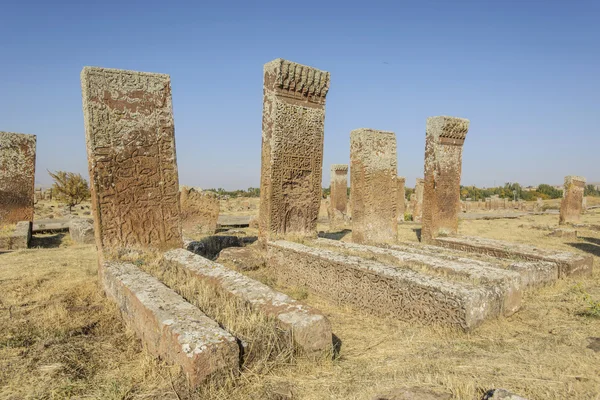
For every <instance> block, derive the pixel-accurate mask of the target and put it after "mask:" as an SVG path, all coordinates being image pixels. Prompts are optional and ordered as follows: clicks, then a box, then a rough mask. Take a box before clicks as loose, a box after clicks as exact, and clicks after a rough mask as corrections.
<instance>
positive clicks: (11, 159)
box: [0, 132, 36, 226]
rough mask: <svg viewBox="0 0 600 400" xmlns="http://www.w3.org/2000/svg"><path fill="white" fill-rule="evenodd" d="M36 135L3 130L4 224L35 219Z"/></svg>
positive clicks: (0, 209)
mask: <svg viewBox="0 0 600 400" xmlns="http://www.w3.org/2000/svg"><path fill="white" fill-rule="evenodd" d="M35 145H36V136H35V135H24V134H21V133H10V132H0V226H2V225H12V224H16V223H17V222H19V221H30V222H31V221H33V204H34V202H35V189H34V185H35Z"/></svg>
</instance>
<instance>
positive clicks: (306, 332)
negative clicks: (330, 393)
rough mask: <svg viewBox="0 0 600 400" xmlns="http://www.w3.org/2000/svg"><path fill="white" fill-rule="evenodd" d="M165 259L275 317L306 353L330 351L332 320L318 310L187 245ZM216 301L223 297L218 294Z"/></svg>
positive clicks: (204, 281) (195, 277) (201, 280)
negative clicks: (214, 260) (205, 256)
mask: <svg viewBox="0 0 600 400" xmlns="http://www.w3.org/2000/svg"><path fill="white" fill-rule="evenodd" d="M163 259H164V260H165V261H166V262H168V263H170V265H171V266H174V267H175V268H178V269H180V270H181V271H182V272H184V274H185V275H186V276H187V277H188V281H189V280H196V281H198V282H201V283H202V284H205V285H211V286H213V287H214V289H215V290H216V291H217V292H218V293H220V294H221V295H222V298H236V299H238V300H241V301H242V302H243V303H245V304H247V305H249V306H250V307H251V308H252V309H253V310H256V311H258V312H261V313H263V314H264V315H266V316H268V317H272V318H274V319H275V320H276V321H277V323H278V325H279V327H280V328H281V330H282V332H283V333H284V334H285V335H287V336H289V337H291V338H292V339H293V341H294V343H295V344H296V346H297V347H298V348H299V349H300V350H301V351H302V352H303V353H304V354H307V355H309V356H316V355H319V354H321V355H322V354H324V353H326V352H329V351H331V345H332V334H331V324H330V323H329V320H328V319H327V318H326V317H325V316H324V315H322V314H321V313H320V312H319V311H318V310H315V309H314V308H312V307H310V306H307V305H305V304H302V303H300V302H298V301H296V300H294V299H292V298H290V297H289V296H287V295H285V294H283V293H281V292H277V291H275V290H273V289H271V288H270V287H269V286H267V285H265V284H263V283H260V282H258V281H256V280H254V279H251V278H248V277H247V276H245V275H243V274H240V273H239V272H236V271H233V270H231V269H229V268H226V267H224V266H223V265H221V264H218V263H216V262H213V261H210V260H208V259H206V258H204V257H201V256H198V255H196V254H193V253H190V252H189V251H187V250H184V249H177V250H171V251H169V252H167V253H165V254H164V256H163ZM219 297H221V296H219ZM214 301H216V302H218V301H220V300H219V298H215V299H214ZM259 328H260V327H259Z"/></svg>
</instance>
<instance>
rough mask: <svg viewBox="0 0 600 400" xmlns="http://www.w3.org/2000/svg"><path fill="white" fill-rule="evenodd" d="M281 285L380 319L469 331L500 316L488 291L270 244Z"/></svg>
mask: <svg viewBox="0 0 600 400" xmlns="http://www.w3.org/2000/svg"><path fill="white" fill-rule="evenodd" d="M267 263H268V265H269V267H271V268H273V269H274V270H275V271H276V273H277V278H278V280H279V281H281V282H282V283H284V284H286V285H290V286H300V287H306V288H307V289H309V290H311V291H312V292H315V293H317V294H318V295H320V296H323V297H325V298H328V299H330V300H332V301H334V302H336V303H338V304H343V305H351V306H354V307H355V308H357V309H359V310H361V311H364V312H367V313H372V314H374V315H379V316H391V317H394V318H399V319H402V320H406V321H417V322H420V323H423V324H440V325H450V326H457V327H461V328H463V329H465V330H470V329H473V328H475V327H476V326H478V325H479V324H481V323H482V322H483V320H484V319H485V318H487V317H489V316H493V315H497V312H498V307H497V304H490V302H488V300H489V293H488V292H487V290H486V289H485V288H482V287H478V286H475V285H473V284H470V283H467V282H450V281H448V280H446V279H442V278H439V277H434V276H429V275H425V274H423V273H418V272H415V271H412V270H409V269H406V268H401V267H396V266H391V265H386V264H382V263H378V262H375V261H371V260H367V259H365V258H362V257H355V256H347V255H342V254H340V253H338V252H333V251H329V250H325V249H319V248H312V247H308V246H305V245H302V244H299V243H293V242H286V241H276V242H269V243H268V250H267Z"/></svg>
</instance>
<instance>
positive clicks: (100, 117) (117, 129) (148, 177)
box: [81, 67, 182, 249]
mask: <svg viewBox="0 0 600 400" xmlns="http://www.w3.org/2000/svg"><path fill="white" fill-rule="evenodd" d="M81 85H82V92H83V110H84V118H85V127H86V142H87V152H88V163H89V172H90V183H91V192H92V207H93V210H94V213H95V218H94V222H95V225H96V227H95V228H96V229H95V232H96V243H97V245H98V247H99V249H105V248H109V247H110V248H119V247H152V248H158V249H167V248H175V247H180V246H181V242H182V239H181V223H180V215H179V179H178V174H177V162H176V155H175V136H174V124H173V111H172V103H171V84H170V78H169V76H168V75H162V74H150V73H143V72H134V71H123V70H114V69H103V68H91V67H85V68H84V69H83V71H82V73H81Z"/></svg>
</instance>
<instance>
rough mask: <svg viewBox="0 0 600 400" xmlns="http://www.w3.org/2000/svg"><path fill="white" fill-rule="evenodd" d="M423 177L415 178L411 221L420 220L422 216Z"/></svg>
mask: <svg viewBox="0 0 600 400" xmlns="http://www.w3.org/2000/svg"><path fill="white" fill-rule="evenodd" d="M423 188H424V180H423V178H417V183H416V184H415V206H414V208H413V221H416V222H421V219H422V216H423Z"/></svg>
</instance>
